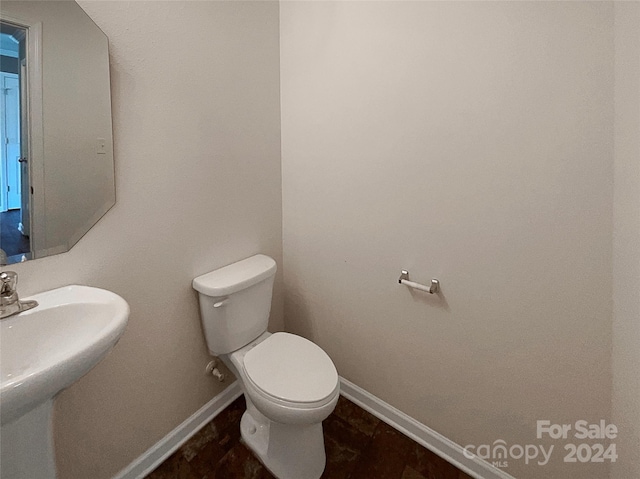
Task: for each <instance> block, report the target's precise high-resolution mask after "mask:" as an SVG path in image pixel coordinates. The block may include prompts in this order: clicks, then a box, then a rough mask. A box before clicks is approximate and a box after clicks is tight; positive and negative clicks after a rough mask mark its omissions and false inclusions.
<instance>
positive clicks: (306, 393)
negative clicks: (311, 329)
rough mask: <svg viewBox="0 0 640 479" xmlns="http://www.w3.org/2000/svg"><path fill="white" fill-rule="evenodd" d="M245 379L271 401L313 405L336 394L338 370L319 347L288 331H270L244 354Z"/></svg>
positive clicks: (303, 406) (303, 405) (330, 398)
mask: <svg viewBox="0 0 640 479" xmlns="http://www.w3.org/2000/svg"><path fill="white" fill-rule="evenodd" d="M243 369H244V373H245V376H246V378H247V379H248V380H249V381H250V382H251V384H252V386H254V387H255V388H256V389H257V390H258V392H260V393H261V395H263V396H266V398H268V399H271V400H273V401H275V402H278V403H281V404H288V405H299V406H300V407H302V408H305V407H316V406H318V405H320V404H323V403H325V402H327V401H331V400H333V399H334V397H335V396H336V391H337V389H338V387H339V385H338V372H337V371H336V368H335V366H334V364H333V362H332V361H331V358H329V356H328V355H327V353H325V352H324V351H323V350H322V349H321V348H320V347H319V346H317V345H316V344H314V343H312V342H311V341H308V340H307V339H305V338H302V337H300V336H296V335H295V334H290V333H274V334H272V335H271V336H269V337H268V338H267V339H265V340H264V341H262V342H260V343H258V344H257V345H256V346H255V347H253V348H252V349H251V350H249V351H248V352H247V353H246V354H245V355H244V360H243Z"/></svg>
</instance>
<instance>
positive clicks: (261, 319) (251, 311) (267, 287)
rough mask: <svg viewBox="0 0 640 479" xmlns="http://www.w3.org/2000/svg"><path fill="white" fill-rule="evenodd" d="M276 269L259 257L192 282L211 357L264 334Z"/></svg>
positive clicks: (244, 260)
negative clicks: (197, 298) (196, 294)
mask: <svg viewBox="0 0 640 479" xmlns="http://www.w3.org/2000/svg"><path fill="white" fill-rule="evenodd" d="M276 269H277V267H276V262H275V261H274V260H273V259H272V258H270V257H269V256H265V255H263V254H258V255H255V256H251V257H250V258H247V259H243V260H242V261H238V262H237V263H233V264H230V265H228V266H225V267H224V268H220V269H217V270H215V271H212V272H210V273H206V274H203V275H202V276H198V277H197V278H196V279H194V280H193V288H194V289H195V290H196V291H198V293H199V295H198V296H199V300H200V319H201V320H202V329H203V331H204V335H205V339H206V340H207V346H208V348H209V352H210V353H211V354H213V355H214V356H219V355H220V354H227V353H231V352H233V351H235V350H237V349H240V348H241V347H243V346H245V345H247V344H249V343H250V342H251V341H253V340H254V339H256V338H257V337H258V336H260V335H261V334H262V333H264V332H265V331H266V330H267V325H268V323H269V313H270V311H271V293H272V292H273V280H274V278H275V274H276Z"/></svg>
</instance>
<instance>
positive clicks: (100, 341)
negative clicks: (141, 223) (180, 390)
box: [0, 286, 129, 479]
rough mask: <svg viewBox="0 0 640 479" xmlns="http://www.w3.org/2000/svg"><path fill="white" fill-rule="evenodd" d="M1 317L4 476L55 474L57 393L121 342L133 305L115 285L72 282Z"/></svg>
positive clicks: (0, 455) (46, 477)
mask: <svg viewBox="0 0 640 479" xmlns="http://www.w3.org/2000/svg"><path fill="white" fill-rule="evenodd" d="M24 299H25V300H35V301H37V302H38V303H39V305H38V306H37V307H36V308H34V309H30V310H28V311H23V312H22V313H20V314H18V315H15V316H11V317H9V318H5V319H3V320H2V321H0V419H1V422H0V436H2V441H0V466H1V467H0V477H2V478H3V479H35V478H38V479H55V477H56V468H55V461H54V454H53V435H52V429H51V424H52V421H51V411H52V409H53V399H54V396H55V395H56V394H58V393H59V392H60V391H61V390H62V389H64V388H66V387H68V386H70V385H71V384H72V383H73V382H75V381H77V380H78V379H80V377H81V376H83V375H84V374H86V373H87V372H88V371H89V370H90V369H91V368H93V367H94V366H95V365H96V364H98V362H100V360H101V359H102V358H104V356H105V355H106V354H107V353H108V352H109V350H110V349H111V348H112V347H113V346H114V345H115V344H116V342H117V341H118V339H120V336H122V333H123V332H124V328H125V326H126V325H127V320H128V318H129V305H128V304H127V303H126V301H125V300H124V299H122V298H121V297H120V296H118V295H117V294H115V293H111V292H109V291H105V290H104V289H98V288H91V287H89V286H66V287H64V288H58V289H54V290H51V291H47V292H46V293H41V294H37V295H35V296H32V297H30V298H24Z"/></svg>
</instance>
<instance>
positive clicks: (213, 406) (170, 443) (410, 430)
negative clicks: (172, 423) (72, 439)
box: [113, 377, 515, 479]
mask: <svg viewBox="0 0 640 479" xmlns="http://www.w3.org/2000/svg"><path fill="white" fill-rule="evenodd" d="M241 394H242V390H241V389H240V384H239V383H238V381H236V382H234V383H233V384H232V385H231V386H229V387H228V388H227V389H225V390H224V391H222V392H221V393H220V394H218V395H217V396H216V397H214V398H213V399H212V400H211V401H209V402H208V403H207V404H205V405H204V406H202V407H201V408H200V409H199V410H198V411H197V412H195V413H194V414H193V415H192V416H191V417H189V418H188V419H187V420H186V421H184V422H183V423H182V424H180V425H179V426H178V427H176V428H175V429H174V430H173V431H171V432H170V433H169V434H167V435H166V436H165V437H164V438H162V439H161V440H160V441H159V442H157V443H156V444H155V445H154V446H153V447H151V448H150V449H149V450H147V451H146V452H145V453H144V454H142V455H141V456H140V457H138V458H137V459H136V460H135V461H133V462H132V463H131V464H129V466H127V467H126V468H124V469H123V470H122V471H120V472H119V473H118V474H116V475H115V476H114V478H113V479H142V478H144V477H145V476H146V475H147V474H149V473H150V472H151V471H153V470H154V469H155V468H156V467H158V466H159V465H160V464H162V462H163V461H164V460H165V459H166V458H168V457H169V456H170V455H171V454H173V453H174V452H175V451H176V450H177V449H178V448H179V447H180V446H182V445H183V444H184V443H185V442H186V441H188V440H189V438H191V436H193V435H194V434H195V433H196V432H198V431H199V430H200V428H202V426H204V425H205V424H206V423H208V422H209V421H211V420H212V419H213V418H214V417H216V416H217V415H218V414H220V413H221V412H222V411H223V410H224V409H225V408H226V407H227V406H228V405H229V404H231V403H232V402H233V401H235V400H236V399H237V398H238V397H240V395H241ZM340 394H342V395H343V396H344V397H346V398H347V399H349V400H350V401H352V402H353V403H355V404H357V405H358V406H360V407H361V408H362V409H364V410H366V411H368V412H370V413H371V414H373V415H374V416H376V417H377V418H378V419H380V420H381V421H384V422H386V423H387V424H389V425H390V426H391V427H393V428H394V429H397V430H398V431H400V432H402V433H403V434H405V435H407V436H409V437H410V438H411V439H413V440H414V441H416V442H417V443H418V444H420V445H422V446H424V447H426V448H427V449H429V450H430V451H431V452H433V453H434V454H437V455H438V456H440V457H441V458H443V459H444V460H445V461H447V462H449V463H451V464H453V465H454V466H456V467H457V468H458V469H460V470H461V471H464V472H466V473H467V474H469V475H470V476H471V477H474V478H476V479H515V478H514V477H513V476H511V475H509V474H507V473H506V472H504V471H502V470H500V469H498V468H497V467H494V466H492V465H491V464H489V463H488V462H486V461H484V460H482V459H480V458H478V457H477V456H476V457H474V458H473V459H471V458H468V457H466V456H465V455H464V453H463V451H464V449H463V447H462V446H460V445H459V444H456V443H455V442H453V441H451V440H449V439H447V438H446V437H444V436H443V435H442V434H439V433H437V432H436V431H434V430H433V429H430V428H429V427H427V426H425V425H424V424H422V423H420V422H418V421H416V420H415V419H413V418H412V417H410V416H407V415H406V414H405V413H403V412H401V411H399V410H397V409H396V408H394V407H393V406H391V405H390V404H387V403H386V402H384V401H382V400H381V399H379V398H377V397H375V396H374V395H373V394H371V393H369V392H367V391H365V390H364V389H362V388H360V387H358V386H356V385H355V384H353V383H352V382H350V381H347V380H346V379H344V378H342V377H341V378H340Z"/></svg>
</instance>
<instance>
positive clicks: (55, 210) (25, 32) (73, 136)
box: [0, 0, 115, 264]
mask: <svg viewBox="0 0 640 479" xmlns="http://www.w3.org/2000/svg"><path fill="white" fill-rule="evenodd" d="M0 34H1V35H0V88H2V92H1V93H2V95H0V105H1V109H2V111H1V112H0V121H1V125H0V132H1V134H2V144H1V145H0V150H1V151H2V154H1V161H2V164H1V165H0V264H7V263H15V262H19V261H24V260H27V259H34V258H41V257H44V256H47V255H51V254H57V253H62V252H65V251H68V250H69V249H70V248H71V247H72V246H73V245H74V244H75V243H76V242H77V241H78V240H79V239H80V238H81V237H82V236H83V235H84V234H85V233H86V232H87V231H88V230H89V229H90V228H91V227H92V226H93V225H94V224H95V223H96V222H97V221H98V220H99V219H100V218H101V217H102V216H103V215H104V214H105V213H106V212H107V211H108V210H109V208H111V206H113V204H114V203H115V184H114V167H113V140H112V130H111V96H110V81H109V53H108V40H107V37H106V36H105V35H104V33H103V32H102V31H101V30H100V29H99V28H98V27H97V26H96V25H95V23H93V21H92V20H91V19H90V18H89V17H88V16H87V14H86V13H85V12H84V10H82V8H80V6H79V5H78V4H77V3H76V2H75V1H70V0H63V1H31V0H25V1H3V2H2V3H1V4H0Z"/></svg>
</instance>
